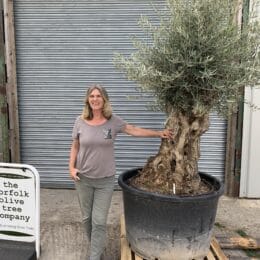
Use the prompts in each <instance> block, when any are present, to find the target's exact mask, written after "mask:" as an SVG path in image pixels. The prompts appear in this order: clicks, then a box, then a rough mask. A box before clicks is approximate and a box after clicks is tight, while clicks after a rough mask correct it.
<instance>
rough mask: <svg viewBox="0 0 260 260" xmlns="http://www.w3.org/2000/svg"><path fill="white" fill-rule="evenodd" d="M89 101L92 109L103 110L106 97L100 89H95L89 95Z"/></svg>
mask: <svg viewBox="0 0 260 260" xmlns="http://www.w3.org/2000/svg"><path fill="white" fill-rule="evenodd" d="M88 103H89V105H90V107H91V108H92V110H93V111H94V110H102V109H103V107H104V103H105V102H104V99H103V97H102V95H101V93H100V91H99V90H98V89H96V88H95V89H93V90H92V91H91V93H90V95H89V98H88Z"/></svg>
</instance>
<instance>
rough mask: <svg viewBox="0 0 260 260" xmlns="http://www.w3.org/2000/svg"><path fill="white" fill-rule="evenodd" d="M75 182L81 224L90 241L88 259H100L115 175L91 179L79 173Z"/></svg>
mask: <svg viewBox="0 0 260 260" xmlns="http://www.w3.org/2000/svg"><path fill="white" fill-rule="evenodd" d="M79 177H80V180H79V181H76V182H75V187H76V190H77V193H78V198H79V204H80V208H81V213H82V218H83V224H84V227H85V229H86V233H87V237H88V240H89V242H90V260H100V258H101V255H102V253H103V251H104V249H105V243H106V223H107V216H108V211H109V207H110V204H111V199H112V194H113V190H114V181H115V177H114V176H111V177H106V178H101V179H92V178H87V177H85V176H83V175H82V174H80V175H79Z"/></svg>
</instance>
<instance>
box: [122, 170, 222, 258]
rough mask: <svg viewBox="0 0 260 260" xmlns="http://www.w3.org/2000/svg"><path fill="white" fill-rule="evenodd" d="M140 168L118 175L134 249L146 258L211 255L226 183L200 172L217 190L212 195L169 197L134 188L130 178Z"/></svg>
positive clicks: (128, 231)
mask: <svg viewBox="0 0 260 260" xmlns="http://www.w3.org/2000/svg"><path fill="white" fill-rule="evenodd" d="M138 170H140V169H133V170H130V171H127V172H125V173H123V174H121V175H120V176H119V179H118V183H119V185H120V186H121V188H122V191H123V200H124V214H125V223H126V236H127V240H128V242H129V243H130V245H131V248H132V249H133V250H134V251H135V252H136V253H137V254H138V255H140V256H141V257H143V258H146V259H160V260H174V259H176V260H181V259H185V260H188V259H194V258H200V257H205V256H206V255H207V254H208V251H209V247H210V241H211V236H212V230H213V225H214V222H215V217H216V211H217V204H218V199H219V197H220V196H221V195H222V194H223V191H224V187H223V184H222V183H221V182H220V181H219V180H218V179H216V178H215V177H213V176H210V175H208V174H204V173H200V176H201V178H203V179H206V180H207V181H208V182H209V183H211V184H212V185H213V186H214V187H215V191H213V192H211V193H209V194H203V195H197V196H185V197H184V196H183V197H181V196H167V195H160V194H156V193H150V192H146V191H142V190H138V189H135V188H133V187H130V186H129V185H128V179H129V178H131V177H133V176H135V175H136V174H137V173H138Z"/></svg>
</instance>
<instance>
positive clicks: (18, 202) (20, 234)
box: [0, 163, 40, 255]
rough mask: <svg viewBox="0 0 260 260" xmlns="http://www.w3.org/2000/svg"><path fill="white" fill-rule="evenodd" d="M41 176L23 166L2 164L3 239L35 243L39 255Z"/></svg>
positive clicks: (0, 219) (0, 207)
mask: <svg viewBox="0 0 260 260" xmlns="http://www.w3.org/2000/svg"><path fill="white" fill-rule="evenodd" d="M39 219H40V218H39V175H38V172H37V171H36V169H35V168H34V167H32V166H29V165H23V164H6V163H0V239H3V240H13V241H23V242H35V243H36V252H38V253H37V255H38V254H39V228H40V227H39Z"/></svg>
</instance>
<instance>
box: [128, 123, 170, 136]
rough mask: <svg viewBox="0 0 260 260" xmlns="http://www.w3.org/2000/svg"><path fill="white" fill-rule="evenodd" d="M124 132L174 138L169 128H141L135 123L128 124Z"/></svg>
mask: <svg viewBox="0 0 260 260" xmlns="http://www.w3.org/2000/svg"><path fill="white" fill-rule="evenodd" d="M123 132H124V133H126V134H129V135H132V136H139V137H161V138H172V136H173V133H172V131H171V130H169V129H164V130H162V131H155V130H151V129H145V128H140V127H137V126H134V125H129V124H127V125H126V126H125V128H124V130H123Z"/></svg>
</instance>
